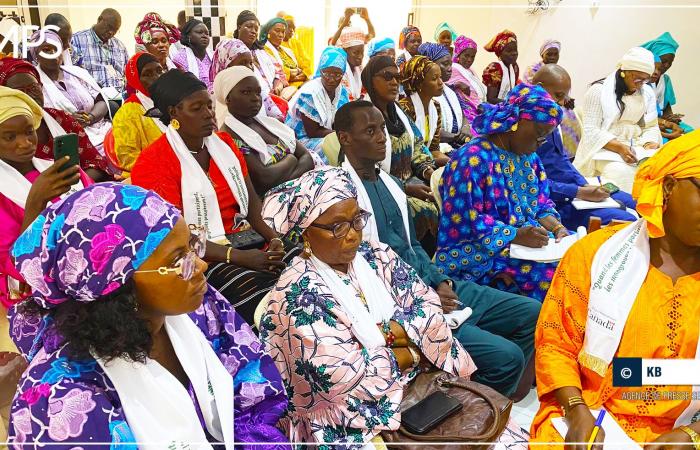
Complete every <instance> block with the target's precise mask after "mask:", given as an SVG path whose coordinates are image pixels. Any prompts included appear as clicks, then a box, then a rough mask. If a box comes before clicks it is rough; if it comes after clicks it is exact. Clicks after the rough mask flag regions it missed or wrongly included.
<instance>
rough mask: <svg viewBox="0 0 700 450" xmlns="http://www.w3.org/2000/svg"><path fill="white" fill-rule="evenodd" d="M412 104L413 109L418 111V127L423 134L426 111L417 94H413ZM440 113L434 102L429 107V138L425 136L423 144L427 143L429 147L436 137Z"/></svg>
mask: <svg viewBox="0 0 700 450" xmlns="http://www.w3.org/2000/svg"><path fill="white" fill-rule="evenodd" d="M410 98H411V102H412V103H413V109H414V110H415V111H416V127H418V129H419V130H420V132H421V133H425V109H423V102H422V101H421V99H420V96H419V95H418V93H417V92H414V93H413V94H411V97H410ZM437 122H438V113H437V108H436V107H435V104H434V103H433V101H432V100H430V104H429V106H428V136H427V138H426V136H423V142H425V143H426V144H425V145H427V146H428V147H430V143H431V142H432V140H433V136H435V132H436V131H437Z"/></svg>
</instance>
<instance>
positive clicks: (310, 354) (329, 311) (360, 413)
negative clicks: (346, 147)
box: [261, 168, 476, 444]
mask: <svg viewBox="0 0 700 450" xmlns="http://www.w3.org/2000/svg"><path fill="white" fill-rule="evenodd" d="M356 198H357V192H356V189H355V185H354V184H353V183H352V181H351V180H350V177H349V175H348V174H347V172H345V171H344V170H342V169H338V168H328V169H317V170H314V171H311V172H309V173H306V174H304V175H302V176H301V177H300V178H299V179H297V180H293V181H290V182H287V183H285V184H283V185H280V186H278V187H277V188H275V189H273V190H272V191H271V192H270V194H269V195H268V196H267V197H266V199H265V204H264V207H263V216H264V218H265V221H266V222H267V223H269V224H270V226H271V227H273V228H274V229H275V230H276V231H278V232H279V233H281V234H285V235H288V236H291V237H293V238H294V239H299V240H300V241H303V242H304V256H303V257H301V256H300V257H297V258H295V259H294V262H293V263H292V265H291V266H290V267H289V268H288V269H287V270H285V272H284V274H283V276H282V277H281V278H280V281H279V283H278V284H277V286H276V287H275V290H274V291H272V295H271V297H270V303H269V305H268V308H267V311H266V314H265V315H263V318H262V321H261V341H262V342H264V345H265V349H266V350H267V352H268V353H269V354H270V356H271V357H272V358H273V359H274V360H275V363H276V364H277V368H278V369H279V371H280V373H281V374H282V378H283V380H284V381H285V385H286V386H287V392H289V395H290V406H289V409H288V414H287V416H286V417H285V419H283V421H282V422H281V426H283V429H284V430H285V432H286V433H287V435H288V436H289V437H290V440H292V441H294V442H308V443H331V442H343V443H354V444H363V443H369V442H371V443H381V439H380V438H379V439H378V438H377V436H378V435H379V433H381V432H382V430H395V429H397V428H398V427H399V422H400V414H399V411H398V410H399V405H400V403H401V400H402V398H403V388H404V387H405V386H406V385H407V384H408V383H409V380H410V379H411V374H412V373H415V371H416V369H417V366H418V365H419V363H420V364H425V365H430V366H433V365H434V366H437V367H438V368H439V369H442V370H444V371H446V372H448V373H451V374H455V375H459V376H462V377H469V376H470V375H471V374H472V373H473V372H474V371H475V370H476V366H475V365H474V363H473V361H472V358H471V357H470V356H469V354H468V353H467V352H466V351H465V350H464V348H462V346H461V345H460V344H459V342H457V341H456V340H454V339H453V337H452V333H451V332H450V329H449V327H448V326H447V323H446V322H445V318H444V316H443V314H442V309H441V307H440V299H439V297H438V295H437V294H436V293H435V291H433V290H432V289H430V288H429V287H428V286H426V285H425V284H424V283H423V281H422V280H421V279H420V277H419V276H418V274H416V272H415V271H414V270H413V269H412V268H411V267H409V266H408V265H407V264H406V263H405V262H403V260H402V259H401V258H399V257H398V256H397V255H396V253H394V252H393V251H392V250H391V249H390V248H389V247H388V246H386V245H384V244H380V243H378V242H376V241H370V242H368V241H363V238H362V236H363V233H362V231H361V230H362V229H363V228H364V226H365V224H366V223H367V219H368V217H369V214H368V213H367V212H366V211H362V210H361V209H360V208H359V206H358V204H357V200H356ZM368 310H369V311H371V313H370V312H369V311H368ZM399 322H400V323H401V324H399ZM389 334H392V335H393V336H395V339H394V340H393V343H392V344H391V345H387V335H389ZM389 339H390V341H391V338H389ZM421 361H422V362H421Z"/></svg>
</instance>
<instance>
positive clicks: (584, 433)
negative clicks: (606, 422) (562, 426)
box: [564, 405, 605, 450]
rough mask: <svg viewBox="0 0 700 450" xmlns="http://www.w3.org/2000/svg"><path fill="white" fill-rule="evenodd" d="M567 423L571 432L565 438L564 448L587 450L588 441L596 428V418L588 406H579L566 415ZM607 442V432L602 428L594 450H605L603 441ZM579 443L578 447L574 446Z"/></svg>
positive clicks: (568, 449)
mask: <svg viewBox="0 0 700 450" xmlns="http://www.w3.org/2000/svg"><path fill="white" fill-rule="evenodd" d="M566 423H567V425H568V426H569V431H568V432H567V433H566V437H565V438H564V442H565V443H566V444H565V445H564V448H565V449H566V450H587V449H588V444H586V443H587V442H588V440H589V439H590V438H591V434H592V433H593V427H594V426H595V418H594V417H593V414H591V411H590V410H589V409H588V407H587V406H586V405H578V406H575V407H573V408H572V409H571V410H570V411H569V412H568V414H567V415H566ZM604 440H605V431H604V430H603V429H602V428H601V429H600V430H599V431H598V435H597V436H596V438H595V444H594V445H593V450H603V441H604ZM573 442H578V443H579V444H578V445H575V444H572V443H573Z"/></svg>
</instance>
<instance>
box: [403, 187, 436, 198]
mask: <svg viewBox="0 0 700 450" xmlns="http://www.w3.org/2000/svg"><path fill="white" fill-rule="evenodd" d="M405 192H406V195H408V196H409V197H415V198H418V199H421V200H425V201H426V202H433V201H435V197H434V196H433V191H431V190H430V187H428V186H426V185H424V184H407V185H406V190H405Z"/></svg>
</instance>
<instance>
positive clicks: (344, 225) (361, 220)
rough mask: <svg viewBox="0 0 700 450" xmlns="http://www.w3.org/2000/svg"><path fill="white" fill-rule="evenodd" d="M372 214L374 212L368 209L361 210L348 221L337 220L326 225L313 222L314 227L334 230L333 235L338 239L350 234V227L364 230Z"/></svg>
mask: <svg viewBox="0 0 700 450" xmlns="http://www.w3.org/2000/svg"><path fill="white" fill-rule="evenodd" d="M371 216H372V213H370V212H367V211H360V213H359V214H358V215H356V216H355V217H354V218H353V219H352V220H349V221H346V222H336V223H332V224H330V225H324V224H321V223H312V224H311V226H312V227H316V228H321V229H322V230H328V231H332V232H333V237H334V238H336V239H342V238H344V237H345V236H347V235H348V233H349V232H350V227H352V228H354V229H355V231H362V230H363V229H364V228H365V225H367V221H368V220H369V218H370V217H371Z"/></svg>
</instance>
